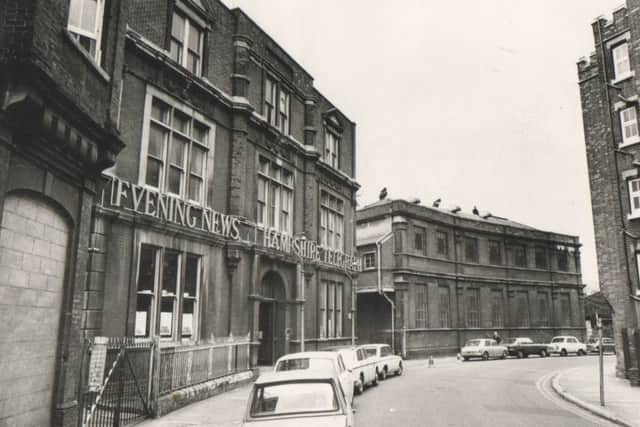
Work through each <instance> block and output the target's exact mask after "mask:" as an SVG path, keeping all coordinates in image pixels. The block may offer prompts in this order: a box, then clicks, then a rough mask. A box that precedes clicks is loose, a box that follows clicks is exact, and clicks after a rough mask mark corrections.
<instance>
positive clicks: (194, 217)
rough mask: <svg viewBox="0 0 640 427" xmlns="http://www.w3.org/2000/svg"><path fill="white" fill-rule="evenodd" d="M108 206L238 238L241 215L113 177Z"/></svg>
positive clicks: (230, 237)
mask: <svg viewBox="0 0 640 427" xmlns="http://www.w3.org/2000/svg"><path fill="white" fill-rule="evenodd" d="M109 204H110V205H111V207H115V208H121V209H124V210H128V211H133V212H136V213H139V214H143V215H147V216H151V217H154V218H157V219H159V220H160V221H165V222H171V223H174V224H177V225H180V226H182V227H187V228H192V229H197V230H202V231H207V232H209V233H213V234H218V235H220V236H223V237H226V238H228V239H232V240H239V239H240V218H238V217H235V216H231V215H225V214H222V213H220V212H216V211H214V210H213V209H211V208H208V207H205V206H201V205H198V204H195V203H192V202H190V201H188V200H184V199H180V198H178V197H175V196H172V195H170V194H163V193H160V192H158V191H156V190H154V189H152V188H148V187H143V186H141V185H136V184H132V183H130V182H127V181H123V180H121V179H119V178H116V177H113V178H112V181H111V195H110V198H109Z"/></svg>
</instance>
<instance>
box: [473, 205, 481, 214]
mask: <svg viewBox="0 0 640 427" xmlns="http://www.w3.org/2000/svg"><path fill="white" fill-rule="evenodd" d="M472 212H473V214H474V215H480V211H479V210H478V207H477V206H474V207H473V211H472Z"/></svg>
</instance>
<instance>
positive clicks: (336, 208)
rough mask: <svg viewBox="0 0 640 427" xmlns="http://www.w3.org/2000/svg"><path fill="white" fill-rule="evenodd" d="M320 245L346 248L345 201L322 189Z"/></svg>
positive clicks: (338, 248)
mask: <svg viewBox="0 0 640 427" xmlns="http://www.w3.org/2000/svg"><path fill="white" fill-rule="evenodd" d="M320 245H321V246H324V247H326V248H331V249H335V250H339V251H342V250H343V248H344V201H342V200H341V199H339V198H337V197H335V196H333V195H332V194H329V193H328V192H326V191H320Z"/></svg>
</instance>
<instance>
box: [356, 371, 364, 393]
mask: <svg viewBox="0 0 640 427" xmlns="http://www.w3.org/2000/svg"><path fill="white" fill-rule="evenodd" d="M355 392H356V394H362V393H364V375H362V374H360V381H359V382H358V384H357V385H356V387H355Z"/></svg>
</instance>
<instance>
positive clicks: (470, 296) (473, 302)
mask: <svg viewBox="0 0 640 427" xmlns="http://www.w3.org/2000/svg"><path fill="white" fill-rule="evenodd" d="M466 325H467V327H468V328H479V327H480V289H475V288H471V289H467V304H466Z"/></svg>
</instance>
